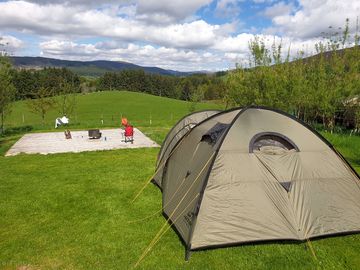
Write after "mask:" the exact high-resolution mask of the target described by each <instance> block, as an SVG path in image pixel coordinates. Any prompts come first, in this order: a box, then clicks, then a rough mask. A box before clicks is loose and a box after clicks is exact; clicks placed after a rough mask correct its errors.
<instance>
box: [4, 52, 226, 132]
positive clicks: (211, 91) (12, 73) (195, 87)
mask: <svg viewBox="0 0 360 270" xmlns="http://www.w3.org/2000/svg"><path fill="white" fill-rule="evenodd" d="M0 71H2V72H4V74H1V73H0V76H1V78H0V79H3V80H5V79H6V83H3V84H2V87H1V86H0V95H1V94H4V95H5V96H6V101H5V99H4V104H5V103H6V106H5V105H3V106H2V105H0V109H1V120H2V121H1V123H3V120H4V118H5V115H6V114H7V113H8V112H9V108H10V103H11V102H12V101H15V100H27V105H28V108H29V109H30V111H32V112H33V113H36V114H38V115H39V116H40V117H41V119H42V121H44V119H45V115H46V113H47V112H48V111H49V110H51V109H54V108H57V109H58V111H59V113H61V114H63V115H68V116H69V115H71V114H72V112H73V111H74V109H75V106H76V95H75V94H76V93H81V92H93V91H109V90H110V91H117V90H127V91H135V92H143V93H149V94H152V95H157V96H164V97H169V98H175V99H182V100H191V101H193V103H194V104H195V102H197V101H201V100H203V99H222V98H223V97H224V93H225V91H224V88H225V87H226V85H225V82H224V80H223V79H222V78H221V77H220V76H218V75H217V74H215V75H206V74H194V75H191V76H188V77H176V76H169V75H160V74H153V73H146V72H144V71H143V70H123V71H120V72H107V73H105V74H104V75H103V76H101V77H100V78H97V79H90V78H85V77H80V76H78V75H77V74H75V73H74V72H72V71H71V70H69V69H66V68H51V67H50V68H44V69H37V70H36V69H15V68H13V67H12V66H11V62H10V60H9V58H7V57H6V56H1V63H0ZM5 73H6V74H5ZM199 89H201V95H199ZM55 96H56V97H57V98H56V99H55V98H54V97H55ZM5 107H6V109H5ZM192 110H195V107H194V106H193V107H192ZM0 128H1V130H2V128H3V124H1V127H0Z"/></svg>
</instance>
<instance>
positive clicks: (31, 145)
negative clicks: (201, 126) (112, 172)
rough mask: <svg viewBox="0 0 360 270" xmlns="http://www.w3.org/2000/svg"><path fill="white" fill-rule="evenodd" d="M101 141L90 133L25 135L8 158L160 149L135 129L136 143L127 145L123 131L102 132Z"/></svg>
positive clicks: (14, 146) (108, 130)
mask: <svg viewBox="0 0 360 270" xmlns="http://www.w3.org/2000/svg"><path fill="white" fill-rule="evenodd" d="M100 132H101V133H102V136H101V138H100V139H89V138H88V131H73V132H71V135H72V139H69V140H67V139H65V135H64V132H47V133H32V134H26V135H24V136H23V137H22V138H21V139H20V140H18V141H17V142H16V143H15V144H14V145H13V146H12V147H11V149H10V150H9V151H8V152H7V153H6V156H15V155H17V154H20V153H26V154H43V155H46V154H55V153H67V152H74V153H77V152H83V151H97V150H110V149H121V148H140V147H159V145H158V144H156V143H155V142H154V141H152V140H151V139H150V138H148V137H146V136H145V135H144V134H143V133H142V132H141V131H140V130H138V129H136V128H135V129H134V143H133V144H131V143H130V142H128V143H125V142H124V138H123V135H122V133H123V132H124V131H123V130H122V129H103V130H100Z"/></svg>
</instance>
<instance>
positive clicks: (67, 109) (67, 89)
mask: <svg viewBox="0 0 360 270" xmlns="http://www.w3.org/2000/svg"><path fill="white" fill-rule="evenodd" d="M59 94H60V96H59V97H58V98H57V99H56V106H57V108H58V110H59V113H60V114H61V115H66V116H70V115H71V114H72V113H73V112H74V110H75V108H76V93H75V90H74V86H73V85H72V84H70V83H68V82H67V81H65V80H64V81H63V82H62V83H61V84H60V89H59Z"/></svg>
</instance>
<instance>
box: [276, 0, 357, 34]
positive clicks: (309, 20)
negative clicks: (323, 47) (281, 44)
mask: <svg viewBox="0 0 360 270" xmlns="http://www.w3.org/2000/svg"><path fill="white" fill-rule="evenodd" d="M299 4H300V9H299V10H298V11H297V12H295V13H294V14H283V15H278V16H275V17H274V18H273V25H274V26H273V27H274V28H275V29H276V30H277V31H278V32H279V33H282V34H284V35H288V36H292V37H297V38H302V39H308V38H313V37H319V36H321V35H322V34H321V33H322V32H328V31H329V26H333V27H334V28H336V29H337V28H338V27H343V26H344V25H345V19H346V18H349V19H350V22H351V23H352V31H354V30H355V23H356V19H357V17H358V16H359V15H360V1H358V0H347V1H342V0H299Z"/></svg>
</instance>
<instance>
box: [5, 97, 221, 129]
mask: <svg viewBox="0 0 360 270" xmlns="http://www.w3.org/2000/svg"><path fill="white" fill-rule="evenodd" d="M76 101H77V102H76V104H77V105H76V109H75V111H74V112H73V113H72V115H70V124H71V125H70V129H81V128H89V127H90V128H96V127H98V128H104V127H119V126H120V125H121V117H122V116H124V117H127V118H128V119H129V121H131V123H132V124H133V125H135V126H155V127H167V128H170V127H171V126H172V125H173V124H175V123H176V121H177V120H178V119H179V118H181V117H182V116H184V115H186V114H188V113H189V110H190V106H191V103H190V102H187V101H183V100H176V99H170V98H165V97H158V96H153V95H149V94H144V93H138V92H128V91H104V92H95V93H89V94H78V95H77V98H76ZM27 103H28V101H18V102H15V103H14V106H13V107H12V113H11V114H10V115H9V116H8V117H7V118H6V122H5V124H6V127H14V126H25V125H31V126H33V127H34V129H36V130H49V129H54V125H55V119H56V118H57V117H61V116H62V115H61V113H59V110H58V109H57V108H56V107H54V108H53V109H52V110H50V111H49V112H48V113H47V114H46V116H45V123H44V124H43V123H42V121H41V118H40V116H39V115H37V114H34V113H32V112H30V110H29V106H28V105H27ZM210 108H212V109H214V108H215V109H220V108H221V109H223V106H221V105H219V104H215V103H197V104H196V106H195V109H196V110H204V109H210ZM102 120H103V121H102ZM150 120H151V122H150Z"/></svg>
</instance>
